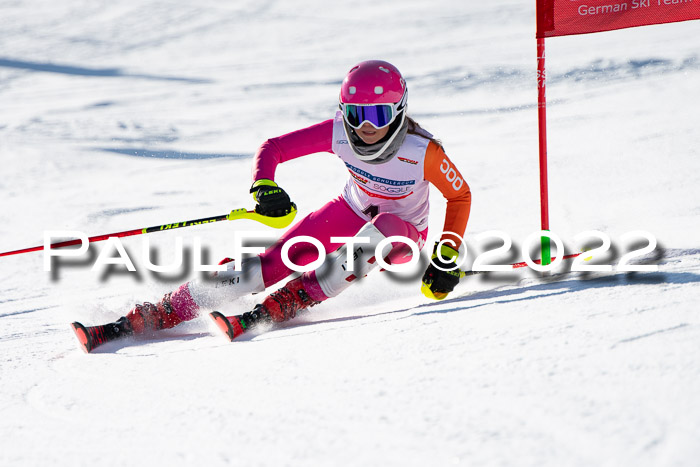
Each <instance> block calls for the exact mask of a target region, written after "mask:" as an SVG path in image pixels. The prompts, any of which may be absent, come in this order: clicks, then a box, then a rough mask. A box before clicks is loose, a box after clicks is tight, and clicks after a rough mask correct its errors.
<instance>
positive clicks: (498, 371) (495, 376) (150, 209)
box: [0, 0, 700, 466]
mask: <svg viewBox="0 0 700 467" xmlns="http://www.w3.org/2000/svg"><path fill="white" fill-rule="evenodd" d="M534 25H535V17H534V1H528V2H524V1H514V0H510V1H506V0H499V1H491V2H455V1H452V0H435V1H432V2H424V1H406V0H402V1H385V2H370V1H365V0H356V1H353V2H324V1H312V0H298V1H296V0H295V1H293V2H291V1H281V0H277V1H259V0H256V1H243V0H241V1H237V2H219V1H213V0H202V1H199V2H191V1H184V0H173V1H168V2H164V1H156V0H145V1H139V2H136V1H125V0H118V1H105V0H93V1H90V2H87V1H75V0H67V1H62V2H54V1H47V0H5V1H3V2H2V3H0V171H1V174H2V176H1V177H0V203H1V209H0V251H7V250H14V249H19V248H24V247H30V246H35V245H41V244H42V242H43V238H44V232H45V231H47V230H78V231H81V232H84V233H85V234H87V235H97V234H103V233H110V232H117V231H122V230H130V229H135V228H141V227H148V226H152V225H160V224H163V223H170V222H176V221H184V220H188V219H196V218H200V217H206V216H213V215H218V214H223V213H227V212H229V211H230V210H231V209H234V208H239V207H248V208H250V207H251V206H252V201H251V199H250V195H249V194H248V187H249V185H250V182H251V180H250V167H251V161H252V155H253V154H254V152H255V150H256V149H257V147H258V146H259V145H260V144H261V143H262V142H263V141H264V140H265V139H267V138H269V137H273V136H277V135H280V134H283V133H286V132H289V131H292V130H295V129H298V128H302V127H305V126H308V125H311V124H314V123H317V122H320V121H322V120H325V119H328V118H331V117H332V116H333V114H334V112H335V109H336V106H337V96H338V90H339V85H340V81H341V80H342V77H343V76H344V74H345V73H346V72H347V70H349V68H350V67H351V66H352V65H354V64H355V63H356V62H358V61H360V60H364V59H369V58H382V59H385V60H388V61H390V62H392V63H394V64H396V65H397V66H398V67H399V69H401V70H402V71H403V73H404V75H405V77H406V79H407V81H408V86H409V90H410V95H409V112H410V113H411V114H412V115H413V116H414V117H415V118H416V119H417V120H418V121H419V122H420V123H421V124H422V125H423V126H424V127H426V128H427V129H428V130H430V131H431V132H433V133H434V134H435V135H436V136H437V137H439V138H440V139H441V140H442V141H443V143H444V145H445V148H446V150H447V152H448V154H449V155H450V156H451V158H452V159H453V161H455V163H456V164H457V165H458V167H459V168H460V170H461V171H462V173H463V174H464V176H465V178H466V179H467V182H468V183H469V184H470V186H471V189H472V193H473V210H472V215H471V218H470V221H469V225H468V228H467V247H468V249H469V259H468V262H471V261H472V260H473V259H474V257H475V256H476V253H478V251H480V249H484V248H486V247H490V248H494V247H497V246H499V245H500V241H499V240H497V239H496V237H487V238H485V239H479V238H478V235H479V234H481V233H484V232H489V231H492V230H499V231H502V232H504V233H505V234H507V236H509V237H510V238H512V240H513V247H512V248H511V250H510V252H509V253H504V254H497V255H496V256H494V257H492V258H490V259H489V261H491V262H501V263H509V262H513V261H521V260H522V259H523V256H522V252H521V251H520V249H521V247H522V245H523V244H524V242H525V239H526V238H527V237H528V236H529V235H530V234H531V233H532V232H535V231H537V230H538V229H539V182H538V178H537V177H538V166H537V115H536V114H537V110H536V109H537V105H536V96H537V90H536V75H535V67H536V47H535V39H534ZM698 33H700V23H699V22H697V21H696V22H686V23H677V24H669V25H662V26H650V27H645V28H637V29H632V30H622V31H615V32H608V33H602V34H593V35H586V36H574V37H564V38H555V39H551V40H548V41H547V72H548V75H547V77H548V101H549V106H548V118H549V126H548V134H549V161H550V165H549V170H550V172H549V176H550V216H551V229H552V231H553V232H554V233H555V234H556V235H558V236H559V237H560V238H561V239H562V240H563V241H564V243H565V244H566V252H567V253H571V252H575V251H578V250H579V249H580V248H582V247H583V245H582V244H581V243H586V241H588V242H589V243H592V244H593V245H592V246H594V247H595V246H597V245H599V244H600V241H597V240H595V237H591V236H587V237H584V238H583V239H580V238H577V237H576V236H577V235H578V234H579V233H581V232H585V231H590V230H598V231H601V232H603V233H605V234H606V235H608V236H609V237H610V238H611V241H612V246H611V250H610V252H608V253H605V254H602V255H598V257H597V261H598V262H599V263H607V264H611V265H612V266H613V269H612V271H610V272H598V273H572V272H570V267H571V266H570V263H566V264H564V265H562V266H561V267H560V268H559V269H558V271H556V272H555V273H553V274H551V275H549V276H545V277H543V276H541V275H539V274H536V273H535V272H534V271H532V270H531V269H530V268H524V269H518V270H517V271H514V272H512V273H491V274H488V275H480V276H474V277H470V278H466V279H464V280H463V281H462V283H461V284H460V285H459V286H458V288H457V289H456V290H455V292H454V293H453V294H451V295H450V296H449V297H448V299H447V300H445V301H443V302H429V301H428V299H426V298H424V297H423V296H422V295H421V294H420V291H419V279H418V277H419V275H420V271H418V274H413V275H412V276H411V277H405V276H402V277H398V278H397V277H392V276H391V275H389V274H387V273H379V272H376V273H374V274H372V275H370V276H369V277H368V278H366V279H365V280H364V281H362V282H361V283H360V284H359V285H357V286H354V287H352V288H351V289H349V290H348V291H347V292H346V293H344V294H343V295H341V296H340V297H338V298H336V299H334V300H332V301H328V302H326V303H324V304H322V305H320V306H318V307H315V308H314V309H313V310H311V311H310V312H309V313H306V314H304V315H303V316H300V317H298V318H297V319H295V320H293V321H291V322H289V323H286V324H285V325H284V326H280V327H278V328H275V329H271V330H269V331H268V332H261V333H257V334H253V335H251V336H245V337H244V338H242V339H241V340H240V341H239V342H234V343H229V342H227V341H226V340H225V339H224V338H223V337H222V336H221V335H220V333H219V332H218V330H217V329H215V328H214V326H213V324H212V323H211V322H210V320H209V319H208V318H207V317H206V316H202V317H200V318H199V319H196V320H193V321H191V322H189V323H187V324H185V325H182V326H179V327H177V328H175V329H173V330H170V331H166V332H163V333H162V334H161V335H159V336H158V337H156V338H131V339H127V340H124V341H120V342H116V343H112V344H108V345H105V346H104V347H102V348H100V349H98V350H97V351H96V352H95V353H93V354H89V355H86V354H84V353H83V352H81V351H80V350H79V347H78V345H77V342H76V340H75V337H74V335H73V333H72V331H71V330H70V328H69V323H71V322H72V321H76V320H77V321H81V322H83V323H84V324H88V325H89V324H98V323H104V322H108V321H112V320H114V319H116V318H118V317H119V316H122V315H124V314H125V313H126V311H127V310H128V309H129V307H130V306H131V305H132V304H133V303H136V302H139V301H146V300H148V301H154V300H158V299H159V298H160V297H161V296H162V294H163V293H165V292H167V291H169V290H172V289H173V288H174V287H176V286H177V285H179V284H180V283H182V282H184V281H186V280H188V279H190V278H193V277H196V276H197V273H195V272H192V271H191V268H189V269H187V268H185V269H184V270H183V271H182V272H179V273H171V274H169V275H167V277H164V276H166V275H164V274H161V275H154V274H152V273H150V272H149V271H148V270H146V269H145V268H144V263H143V258H142V255H141V251H142V247H143V245H144V244H146V243H145V242H147V241H149V242H150V247H151V249H152V250H153V252H154V254H157V255H158V259H157V263H158V264H168V262H169V261H171V260H172V259H173V258H175V254H176V245H177V243H176V242H177V237H181V238H182V241H183V243H184V245H185V246H186V247H187V248H188V251H189V252H192V251H193V246H194V242H195V237H197V238H199V239H200V240H201V242H202V245H203V249H205V250H206V253H207V254H206V255H205V257H206V258H207V261H208V263H206V264H212V263H214V262H216V261H217V260H218V259H219V258H221V257H223V256H227V255H231V254H232V253H233V251H232V245H233V241H232V238H233V235H234V233H235V232H242V231H252V230H266V231H268V232H270V231H271V229H267V228H264V227H261V226H260V225H257V224H254V223H252V222H249V221H239V222H236V223H233V222H224V223H218V224H213V225H205V226H200V227H193V228H189V229H181V230H176V231H171V232H167V233H157V234H152V235H148V236H139V237H131V238H129V239H124V240H123V242H122V243H123V245H124V247H125V248H126V251H127V252H128V253H129V256H130V258H131V259H132V260H133V262H134V263H135V265H136V269H137V272H136V273H130V272H126V270H125V268H123V267H121V266H115V267H114V268H112V269H109V268H107V267H100V268H98V269H97V270H95V271H93V270H92V269H91V266H92V264H93V262H94V261H95V258H96V256H97V255H98V254H100V252H102V251H103V248H105V246H104V245H102V244H100V245H96V246H95V247H94V249H91V251H90V254H86V255H84V256H83V257H81V258H80V259H79V260H78V261H73V262H72V263H71V264H63V265H62V266H61V267H59V268H58V270H56V269H55V268H54V270H53V273H49V272H45V271H44V258H43V254H42V253H41V252H37V253H29V254H24V255H18V256H10V257H3V258H0V465H4V466H9V465H12V466H28V465H53V466H72V465H101V466H112V465H129V466H133V465H144V466H145V465H212V466H216V465H245V466H255V465H295V466H318V465H324V466H355V465H358V466H359V465H363V466H364V465H385V466H425V465H470V466H474V465H483V466H503V465H519V466H545V465H548V466H591V465H596V466H632V465H634V466H695V465H698V462H699V461H698V459H700V443H698V439H700V315H699V313H698V309H699V307H698V302H699V301H700V241H699V238H700V236H699V235H698V229H699V228H700V204H699V203H698V199H699V195H700V188H699V187H700V175H699V174H700V154H699V153H698V148H700V130H699V129H698V121H699V120H700V118H699V117H700V111H699V110H698V109H699V108H700V106H699V105H698V104H700V91H699V90H698V89H699V87H698V83H700V58H699V56H700V42H699V40H698V37H699V34H698ZM346 177H347V174H346V172H345V169H344V168H343V167H342V164H341V163H340V162H339V161H338V160H337V159H336V158H335V157H333V156H332V155H328V154H315V155H310V156H308V157H305V158H302V159H299V160H295V161H293V162H290V163H288V164H284V165H282V166H280V167H279V169H278V171H277V181H278V182H279V183H280V185H281V186H282V187H283V188H285V189H286V190H287V191H288V192H289V193H290V194H291V196H292V199H293V201H295V202H296V203H297V205H298V206H299V208H300V213H299V215H300V216H303V215H306V214H308V213H309V212H311V211H313V210H314V209H316V208H318V207H319V206H321V205H322V204H323V203H325V202H326V201H327V200H329V199H331V198H332V197H334V196H337V194H338V193H339V192H340V190H341V189H342V186H343V184H344V182H345V178H346ZM444 207H445V203H444V200H443V199H442V197H441V196H440V195H439V193H437V192H435V193H433V197H432V211H431V225H430V227H431V233H438V232H440V231H441V228H442V216H443V213H444ZM640 230H641V231H646V232H648V233H649V234H650V235H652V236H653V237H654V238H655V239H656V240H657V242H658V244H657V245H656V247H655V248H654V251H653V252H651V253H648V254H646V255H645V256H643V257H639V258H636V259H635V260H633V261H632V263H633V264H637V263H642V264H647V265H658V271H657V272H636V273H627V272H622V271H620V270H618V261H619V258H620V256H622V255H623V254H625V253H627V252H629V251H632V250H635V249H637V248H641V247H644V246H645V245H646V244H647V243H648V242H647V240H645V239H644V237H642V236H640V235H639V234H634V235H632V237H630V238H627V237H625V234H626V233H628V232H635V231H640ZM106 254H107V255H110V252H109V251H107V252H106ZM111 256H115V257H116V252H115V251H114V250H113V251H112V254H111ZM468 264H469V263H468ZM468 264H467V266H468ZM261 299H262V297H261V296H255V297H247V298H244V299H241V300H239V301H237V302H236V303H230V304H228V305H227V306H226V307H224V308H222V310H221V311H223V312H225V313H227V314H234V313H240V312H243V311H246V310H248V309H250V308H251V307H252V306H253V305H254V304H255V303H258V302H259V301H260V300H261Z"/></svg>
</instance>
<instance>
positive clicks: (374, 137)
mask: <svg viewBox="0 0 700 467" xmlns="http://www.w3.org/2000/svg"><path fill="white" fill-rule="evenodd" d="M355 132H356V133H357V136H359V137H360V139H361V140H362V141H364V143H365V144H374V143H376V142H377V141H379V140H380V139H382V138H384V137H385V136H386V134H387V133H388V132H389V125H387V126H385V127H384V128H380V129H378V130H377V129H376V128H374V127H373V126H372V125H370V124H369V122H365V123H364V124H363V125H362V126H361V127H360V128H358V129H357V130H355Z"/></svg>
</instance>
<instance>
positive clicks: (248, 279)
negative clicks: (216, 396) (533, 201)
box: [74, 60, 471, 351]
mask: <svg viewBox="0 0 700 467" xmlns="http://www.w3.org/2000/svg"><path fill="white" fill-rule="evenodd" d="M406 98H407V90H406V82H405V80H404V79H403V77H402V76H401V73H400V72H399V70H398V69H397V68H396V67H394V66H393V65H391V64H390V63H387V62H385V61H380V60H369V61H364V62H361V63H359V64H358V65H356V66H354V67H353V68H352V69H351V70H350V71H349V72H348V74H347V76H346V77H345V79H344V80H343V83H342V86H341V89H340V109H339V111H338V112H337V113H336V115H335V118H333V119H330V120H326V121H324V122H322V123H319V124H316V125H313V126H310V127H308V128H305V129H301V130H297V131H294V132H292V133H288V134H286V135H283V136H279V137H277V138H271V139H269V140H267V141H266V142H265V143H263V144H262V146H260V148H259V149H258V151H257V153H256V155H255V160H254V163H253V184H252V186H251V189H250V192H251V193H252V194H253V198H254V199H255V201H256V207H255V210H256V212H258V213H259V214H262V215H265V216H272V217H279V216H284V215H287V214H289V213H290V212H291V211H292V210H293V209H295V206H294V204H293V203H292V202H291V200H290V198H289V196H288V194H287V193H286V192H285V191H284V190H283V189H282V188H281V187H280V186H279V185H277V183H276V182H275V181H274V180H275V169H276V167H277V165H278V164H280V163H283V162H286V161H289V160H292V159H295V158H298V157H301V156H305V155H308V154H312V153H318V152H329V153H333V154H335V155H336V156H338V158H340V160H341V161H342V162H343V163H344V164H345V166H346V167H347V169H348V171H349V172H350V177H349V178H348V181H347V183H346V185H345V188H344V190H343V193H342V195H341V196H339V197H338V198H336V199H334V200H332V201H329V202H328V203H326V204H325V205H324V206H323V207H321V208H320V209H318V210H317V211H315V212H312V213H311V214H309V215H308V216H306V217H305V218H304V219H302V220H301V221H299V222H298V223H296V224H295V225H294V226H292V227H291V228H290V229H289V230H288V231H287V232H286V233H285V234H284V235H282V237H281V238H280V239H279V240H278V241H277V242H276V243H275V244H274V245H272V246H271V247H269V248H267V249H266V250H265V251H264V252H263V253H262V254H260V255H258V256H254V257H249V258H246V259H244V260H243V261H242V262H241V264H234V262H233V261H230V260H228V259H227V260H224V261H222V263H220V264H224V263H226V265H227V269H226V270H225V271H217V272H215V273H213V275H214V277H213V279H214V280H192V281H190V282H188V283H186V284H183V285H182V286H180V287H179V288H178V289H176V290H175V291H173V292H171V293H168V294H166V295H165V297H163V299H162V300H161V301H160V302H158V303H156V304H152V303H144V304H139V305H136V306H135V307H134V308H133V309H131V310H130V311H129V313H128V314H127V315H126V317H122V318H120V319H119V320H118V321H117V322H116V323H111V324H110V325H106V326H96V327H93V328H87V329H86V328H84V327H83V326H82V325H80V324H79V323H74V329H75V330H76V333H77V334H78V337H79V338H80V340H81V342H82V343H83V345H84V347H85V350H87V351H90V350H91V349H92V348H93V347H95V346H96V345H99V344H100V343H102V342H104V341H106V340H111V339H112V338H116V337H120V336H121V335H127V334H131V333H136V334H140V333H144V332H150V331H154V330H159V329H167V328H171V327H173V326H175V325H177V324H179V323H181V322H183V321H187V320H190V319H193V318H194V317H196V316H197V315H198V314H199V311H200V309H210V310H211V309H214V308H216V307H217V306H219V305H220V304H221V303H225V302H228V301H230V300H234V299H236V298H239V297H241V296H243V295H246V294H249V293H255V292H262V291H264V290H265V289H266V288H267V287H269V286H271V285H273V284H275V283H277V282H279V281H281V280H283V279H284V278H286V277H288V276H289V275H290V274H291V273H292V272H293V271H292V270H291V269H290V268H288V267H287V266H286V265H285V264H284V262H283V261H282V249H283V247H284V245H285V242H287V241H288V240H289V239H293V238H295V237H299V236H309V237H313V238H315V239H317V240H318V241H319V242H320V243H321V244H322V245H323V246H324V247H325V249H326V251H327V252H332V253H330V254H329V255H328V256H327V258H326V260H325V261H324V264H323V265H322V266H321V267H320V268H319V269H317V270H314V271H311V272H305V273H303V274H302V275H301V276H299V277H297V278H295V279H293V280H291V281H289V282H288V283H287V284H286V285H285V286H284V287H282V288H280V289H279V290H277V291H276V292H273V293H271V294H270V295H269V296H268V297H267V298H265V299H264V300H263V301H262V303H261V304H259V305H256V306H255V308H254V309H253V310H252V311H250V312H247V313H244V314H242V315H238V316H231V317H228V318H227V317H224V316H223V315H221V314H220V313H218V312H214V313H212V317H213V318H214V319H215V321H217V324H218V325H219V326H220V327H221V328H222V330H224V331H225V332H226V333H227V334H228V336H229V338H230V339H231V340H233V339H234V338H235V337H237V336H239V335H240V334H242V333H243V332H245V331H246V330H247V329H249V328H251V327H254V326H255V325H257V324H258V323H260V322H270V321H272V322H281V321H286V320H288V319H291V318H293V317H294V316H295V315H296V313H297V312H298V311H299V310H303V309H305V308H308V307H310V306H313V305H316V304H318V303H320V302H322V301H325V300H327V299H328V298H331V297H334V296H336V295H338V294H340V293H341V292H342V291H343V290H345V289H346V288H347V287H349V286H350V285H351V284H352V283H353V281H354V280H355V279H356V278H358V277H363V276H364V275H366V274H367V273H368V272H369V271H371V270H372V269H374V268H375V267H376V266H377V262H376V260H375V258H374V256H372V253H373V252H374V251H375V247H376V245H377V244H379V242H381V241H382V240H384V239H386V238H388V237H392V236H402V237H406V238H408V239H410V240H412V241H413V242H415V243H416V244H417V245H418V246H419V248H422V247H423V246H424V244H425V241H426V238H427V234H428V209H429V206H428V191H429V184H431V183H432V184H433V185H434V186H435V187H437V188H438V189H439V190H440V191H441V193H442V194H443V195H444V197H445V198H446V199H447V209H446V214H445V222H444V228H443V234H442V237H441V242H438V243H436V245H435V249H434V251H433V255H432V260H431V263H430V265H429V266H428V268H427V269H426V271H425V273H424V275H423V279H422V282H423V283H422V288H421V290H422V291H423V293H424V294H425V295H426V296H429V297H431V298H435V299H443V298H445V297H446V296H447V294H448V293H449V292H451V291H452V290H453V289H454V287H455V285H456V284H457V283H458V282H459V277H460V271H459V269H457V267H456V264H455V259H456V257H457V250H458V248H459V246H460V237H459V236H461V235H463V234H464V230H465V228H466V224H467V219H468V217H469V210H470V206H471V193H470V191H469V186H468V185H467V183H466V182H465V181H464V178H463V177H462V175H461V174H460V172H459V171H458V170H457V168H456V167H455V165H454V164H453V163H452V161H451V160H450V159H449V157H447V155H446V154H445V152H444V150H443V148H442V145H441V144H440V142H439V141H438V140H436V139H435V138H433V136H432V135H431V134H430V133H428V132H427V131H425V130H423V129H422V128H421V127H420V126H419V125H418V124H417V123H416V122H415V121H414V120H413V119H412V118H410V117H408V116H407V115H406ZM455 234H456V235H455ZM332 237H346V238H348V237H365V238H369V243H354V244H352V248H354V251H353V252H352V253H351V254H350V255H348V251H347V246H346V245H345V243H335V242H333V241H331V238H332ZM346 243H348V242H346ZM448 244H449V245H448ZM450 245H451V246H450ZM364 252H371V253H369V254H368V255H364V254H363V253H364ZM288 254H289V258H290V259H291V260H292V261H293V262H294V263H295V264H297V265H300V266H303V265H307V264H309V263H311V262H313V261H314V260H316V259H317V257H318V253H317V250H316V248H312V249H309V248H308V243H304V242H299V243H296V244H294V245H293V246H292V247H291V248H289V253H288ZM411 255H412V250H410V248H408V246H407V245H406V244H405V243H403V242H395V243H392V247H391V249H390V250H389V253H388V255H387V256H386V257H385V258H384V259H385V261H386V262H387V263H389V264H401V263H405V262H407V261H409V260H410V259H411ZM368 256H369V257H368ZM353 257H355V258H361V259H358V260H357V261H355V263H359V264H355V269H354V270H352V271H349V270H348V269H349V268H348V264H347V259H348V258H353ZM436 266H437V267H436ZM449 269H452V270H449ZM76 325H77V326H76Z"/></svg>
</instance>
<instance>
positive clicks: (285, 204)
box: [250, 178, 296, 217]
mask: <svg viewBox="0 0 700 467" xmlns="http://www.w3.org/2000/svg"><path fill="white" fill-rule="evenodd" d="M250 192H251V193H252V194H253V199H255V202H256V203H258V204H257V205H256V206H255V212H257V213H258V214H261V215H263V216H268V217H282V216H286V215H287V214H289V213H290V212H292V211H293V210H295V209H296V205H295V204H294V203H292V202H291V200H290V199H289V195H288V194H287V192H286V191H284V190H283V189H282V188H280V187H278V186H277V184H276V183H275V182H273V181H272V180H268V179H265V178H263V179H261V180H257V181H256V182H255V183H253V186H251V187H250Z"/></svg>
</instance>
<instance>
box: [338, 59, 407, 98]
mask: <svg viewBox="0 0 700 467" xmlns="http://www.w3.org/2000/svg"><path fill="white" fill-rule="evenodd" d="M405 94H406V81H405V80H404V79H403V76H401V72H399V70H398V69H397V68H396V67H395V66H394V65H392V64H391V63H389V62H385V61H383V60H367V61H364V62H360V63H358V64H357V65H355V66H354V67H352V69H351V70H350V71H349V72H348V74H347V76H345V79H344V80H343V84H342V85H341V87H340V102H341V103H343V104H396V103H398V102H400V101H401V99H402V98H403V97H404V96H405Z"/></svg>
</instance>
